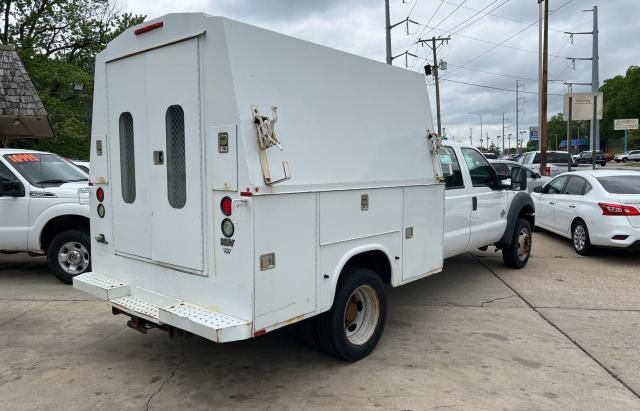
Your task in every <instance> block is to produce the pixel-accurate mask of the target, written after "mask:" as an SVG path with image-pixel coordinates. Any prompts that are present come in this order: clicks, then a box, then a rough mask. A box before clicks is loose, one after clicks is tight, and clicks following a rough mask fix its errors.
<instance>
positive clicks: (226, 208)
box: [220, 197, 233, 216]
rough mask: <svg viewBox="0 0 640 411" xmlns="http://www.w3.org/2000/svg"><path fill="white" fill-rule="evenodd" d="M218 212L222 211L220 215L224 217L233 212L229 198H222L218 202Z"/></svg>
mask: <svg viewBox="0 0 640 411" xmlns="http://www.w3.org/2000/svg"><path fill="white" fill-rule="evenodd" d="M220 210H222V214H224V215H226V216H230V215H231V211H233V201H232V200H231V198H229V197H224V198H223V199H222V201H220Z"/></svg>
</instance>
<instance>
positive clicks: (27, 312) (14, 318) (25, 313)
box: [0, 310, 31, 328]
mask: <svg viewBox="0 0 640 411" xmlns="http://www.w3.org/2000/svg"><path fill="white" fill-rule="evenodd" d="M30 312H31V310H27V311H25V312H23V313H20V314H18V315H16V316H15V317H13V318H12V319H10V320H7V321H5V322H3V323H1V324H0V328H2V327H4V326H5V325H7V324H9V323H11V322H13V321H15V320H17V319H19V318H21V317H24V316H25V315H27V314H29V313H30Z"/></svg>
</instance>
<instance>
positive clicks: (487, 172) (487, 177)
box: [462, 148, 496, 187]
mask: <svg viewBox="0 0 640 411" xmlns="http://www.w3.org/2000/svg"><path fill="white" fill-rule="evenodd" d="M462 155H463V156H464V161H465V162H466V163H467V167H468V168H469V174H471V182H472V183H473V186H474V187H490V186H492V185H493V184H494V183H495V181H496V172H495V170H494V169H493V167H491V164H489V162H488V161H487V159H486V158H484V156H483V155H482V154H480V153H479V152H478V151H476V150H474V149H472V148H463V149H462Z"/></svg>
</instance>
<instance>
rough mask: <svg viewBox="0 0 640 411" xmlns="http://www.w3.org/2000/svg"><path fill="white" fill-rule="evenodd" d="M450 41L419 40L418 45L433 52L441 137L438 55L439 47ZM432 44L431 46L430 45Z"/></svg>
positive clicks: (437, 114)
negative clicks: (426, 47) (425, 46)
mask: <svg viewBox="0 0 640 411" xmlns="http://www.w3.org/2000/svg"><path fill="white" fill-rule="evenodd" d="M449 40H451V37H437V38H436V37H432V38H430V39H424V40H423V39H419V40H418V41H417V42H416V43H420V44H422V45H425V44H426V45H427V46H429V48H431V51H433V67H432V68H433V78H434V80H435V83H436V117H437V119H438V135H439V136H441V135H442V123H441V121H440V81H439V77H438V71H439V68H438V55H437V52H436V51H437V49H438V47H439V46H441V45H442V44H444V43H445V42H448V41H449ZM436 42H439V44H436ZM429 43H431V44H429ZM428 67H429V66H428V65H427V66H425V74H427V75H429V73H428Z"/></svg>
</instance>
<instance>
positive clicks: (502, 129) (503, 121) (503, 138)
mask: <svg viewBox="0 0 640 411" xmlns="http://www.w3.org/2000/svg"><path fill="white" fill-rule="evenodd" d="M502 153H503V154H504V111H503V112H502Z"/></svg>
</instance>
